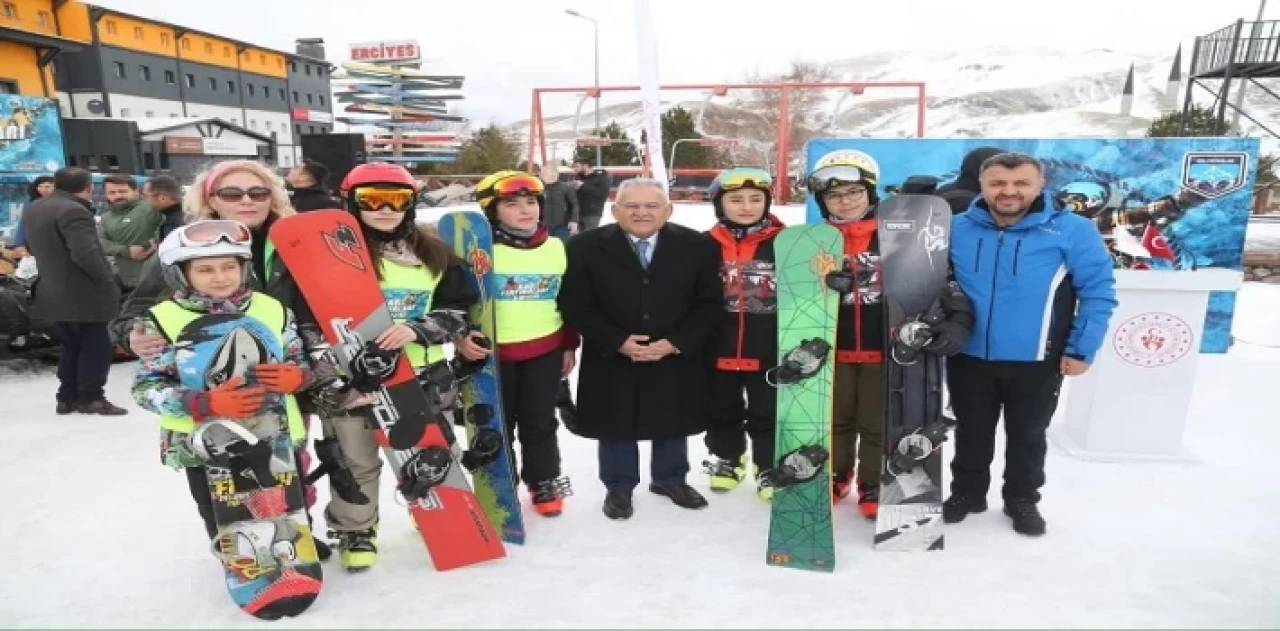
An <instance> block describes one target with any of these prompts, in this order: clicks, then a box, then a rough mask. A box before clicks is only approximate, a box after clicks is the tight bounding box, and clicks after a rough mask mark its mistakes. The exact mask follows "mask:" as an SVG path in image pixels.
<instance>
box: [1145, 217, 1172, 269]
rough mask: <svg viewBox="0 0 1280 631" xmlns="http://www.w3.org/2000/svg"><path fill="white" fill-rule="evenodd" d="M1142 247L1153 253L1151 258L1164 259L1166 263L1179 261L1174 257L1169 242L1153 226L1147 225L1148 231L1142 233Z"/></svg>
mask: <svg viewBox="0 0 1280 631" xmlns="http://www.w3.org/2000/svg"><path fill="white" fill-rule="evenodd" d="M1142 247H1144V248H1146V249H1147V251H1148V252H1150V253H1151V258H1154V259H1164V260H1166V261H1176V260H1178V257H1176V256H1174V254H1173V250H1171V249H1169V242H1168V241H1166V240H1165V238H1164V235H1162V234H1160V231H1159V230H1158V229H1156V227H1155V226H1153V225H1150V224H1147V229H1146V231H1145V232H1143V233H1142Z"/></svg>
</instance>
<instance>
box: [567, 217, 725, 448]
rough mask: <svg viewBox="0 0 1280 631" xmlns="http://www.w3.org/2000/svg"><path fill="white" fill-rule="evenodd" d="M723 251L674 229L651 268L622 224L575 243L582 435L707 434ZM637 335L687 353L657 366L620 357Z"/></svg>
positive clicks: (573, 318) (570, 289) (570, 291)
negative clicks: (623, 349)
mask: <svg viewBox="0 0 1280 631" xmlns="http://www.w3.org/2000/svg"><path fill="white" fill-rule="evenodd" d="M719 265H720V253H719V249H718V248H717V247H716V245H715V243H714V242H713V241H712V240H711V239H710V238H708V237H707V236H706V235H704V234H701V233H698V232H695V231H693V230H690V229H688V228H685V227H682V226H677V225H673V224H667V225H666V226H664V227H663V228H662V230H661V231H659V233H658V241H657V245H656V246H655V247H654V251H653V254H652V262H651V263H650V266H649V269H648V270H647V271H646V270H645V269H644V268H643V267H642V266H641V265H640V260H639V258H638V257H637V256H636V253H635V250H634V249H633V247H632V245H631V242H630V241H629V240H628V239H627V236H626V234H625V233H624V232H623V231H622V229H621V228H620V227H619V226H618V225H617V224H610V225H607V226H602V227H600V228H598V229H595V230H589V231H587V232H584V233H582V234H581V235H578V236H576V237H574V238H573V239H570V241H569V244H568V269H567V270H566V271H565V275H564V281H563V285H562V286H561V289H560V296H559V305H560V312H561V313H562V314H563V315H564V319H565V322H567V323H568V324H569V325H570V326H573V327H574V328H575V329H577V330H578V332H579V333H580V334H581V335H582V365H581V370H580V372H579V378H578V393H577V395H578V396H577V399H578V415H577V416H578V418H577V422H576V423H575V424H574V425H573V426H572V427H569V430H570V431H572V432H573V433H574V434H577V435H579V436H582V437H584V438H593V439H605V440H660V439H667V438H680V437H685V436H692V435H695V434H699V433H701V432H703V431H705V430H706V427H707V421H708V418H709V417H710V413H711V398H710V395H709V390H710V388H709V384H710V377H711V373H712V371H713V370H714V358H713V355H714V349H713V344H714V336H715V333H716V328H717V326H718V324H719V322H720V319H721V318H723V317H724V314H723V309H724V306H723V300H724V293H723V289H722V287H721V284H720V274H719ZM630 335H648V336H649V337H650V339H651V340H654V341H657V340H659V339H666V340H667V341H668V342H671V343H672V344H673V345H674V346H675V347H676V348H678V349H679V350H680V352H679V353H678V354H674V355H669V356H667V357H666V358H664V359H662V360H660V361H657V362H633V361H631V359H630V358H628V357H627V356H625V355H622V354H621V353H619V352H618V349H619V348H621V347H622V344H623V342H625V341H626V339H627V337H628V336H630Z"/></svg>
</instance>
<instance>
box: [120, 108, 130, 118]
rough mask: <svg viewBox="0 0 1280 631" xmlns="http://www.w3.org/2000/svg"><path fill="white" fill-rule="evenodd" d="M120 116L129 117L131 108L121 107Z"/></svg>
mask: <svg viewBox="0 0 1280 631" xmlns="http://www.w3.org/2000/svg"><path fill="white" fill-rule="evenodd" d="M120 118H129V108H127V107H122V108H120Z"/></svg>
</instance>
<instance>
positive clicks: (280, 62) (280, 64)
mask: <svg viewBox="0 0 1280 631" xmlns="http://www.w3.org/2000/svg"><path fill="white" fill-rule="evenodd" d="M276 67H277V68H284V59H281V58H280V57H276Z"/></svg>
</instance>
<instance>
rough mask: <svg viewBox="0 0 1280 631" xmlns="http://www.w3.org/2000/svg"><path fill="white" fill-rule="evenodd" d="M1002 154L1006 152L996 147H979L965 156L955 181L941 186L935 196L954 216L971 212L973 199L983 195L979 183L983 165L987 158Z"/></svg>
mask: <svg viewBox="0 0 1280 631" xmlns="http://www.w3.org/2000/svg"><path fill="white" fill-rule="evenodd" d="M1000 153H1004V150H1003V149H997V148H995V147H978V148H977V149H974V150H973V151H970V152H969V153H967V154H965V156H964V160H963V161H961V162H960V174H959V175H957V176H956V179H955V180H952V181H951V182H948V183H946V184H943V185H942V186H939V187H938V189H937V190H936V191H934V193H933V194H934V195H937V196H938V197H941V198H942V199H944V200H946V202H947V205H948V206H950V207H951V214H953V215H958V214H960V213H962V212H964V211H966V210H969V204H970V203H972V202H973V199H974V198H975V197H977V196H979V195H981V194H982V184H980V183H979V182H978V170H979V169H981V168H982V163H983V162H985V161H986V160H987V158H990V157H991V156H994V155H997V154H1000Z"/></svg>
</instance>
